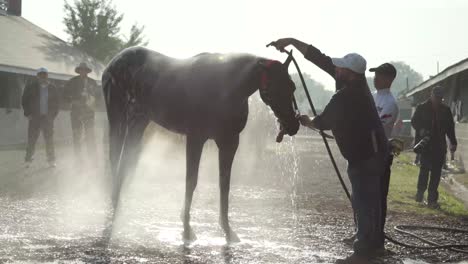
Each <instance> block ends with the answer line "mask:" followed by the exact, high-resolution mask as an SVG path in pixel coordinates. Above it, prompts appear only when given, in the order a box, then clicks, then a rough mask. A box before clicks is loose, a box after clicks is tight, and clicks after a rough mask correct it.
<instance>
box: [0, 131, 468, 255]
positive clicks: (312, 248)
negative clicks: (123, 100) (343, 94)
mask: <svg viewBox="0 0 468 264" xmlns="http://www.w3.org/2000/svg"><path fill="white" fill-rule="evenodd" d="M286 141H287V142H286V144H282V145H272V146H271V150H274V153H277V154H275V155H265V154H262V155H258V154H257V155H250V154H249V151H250V150H247V149H245V150H244V149H241V150H240V151H239V154H238V157H237V160H236V165H235V167H234V169H233V183H232V191H231V208H230V219H231V224H232V226H233V228H234V229H235V230H236V231H237V233H238V235H239V237H240V239H241V243H238V244H233V245H226V243H225V241H224V238H223V234H222V232H221V230H220V228H219V226H218V221H217V220H218V208H219V206H218V204H219V202H218V201H219V195H218V193H219V191H218V187H217V186H218V185H217V175H216V173H217V162H216V156H215V154H214V153H212V150H213V146H212V145H210V146H208V147H207V148H206V153H205V154H206V155H205V156H204V158H203V160H202V165H201V171H200V181H199V185H198V187H197V190H196V194H195V198H194V204H193V207H192V226H193V227H194V230H195V232H196V234H197V236H198V240H197V241H195V242H194V243H193V244H191V245H184V244H183V243H182V240H181V232H182V224H181V222H180V217H179V215H180V209H181V208H182V201H183V195H184V188H185V187H184V175H185V174H184V169H185V166H184V164H185V162H184V157H185V155H183V151H182V150H181V149H182V148H180V147H179V146H177V147H174V146H172V145H171V144H169V143H167V142H158V143H154V144H153V143H151V144H148V145H149V147H148V148H147V150H146V151H145V154H144V156H143V158H142V160H141V162H140V164H139V167H138V170H137V173H136V175H135V176H134V177H133V178H132V179H130V180H128V182H127V184H126V186H125V189H124V195H123V205H122V208H121V210H120V213H119V215H118V218H117V221H116V229H115V232H114V234H113V237H112V244H111V246H110V247H109V248H105V247H103V245H102V244H101V243H100V242H101V235H100V234H101V232H102V230H103V227H104V219H105V215H106V214H107V213H108V211H109V203H108V199H107V197H108V196H107V189H108V188H107V186H108V184H107V182H108V181H107V179H108V178H107V177H105V175H106V174H105V170H104V169H103V168H98V167H102V166H98V167H95V166H88V165H86V164H74V163H73V162H72V160H71V158H70V157H71V154H70V150H69V149H67V148H63V149H59V150H58V151H57V152H58V153H59V155H58V156H59V159H58V166H57V168H55V169H48V168H46V166H45V165H44V164H43V162H42V161H43V160H44V157H43V156H42V151H41V150H39V151H38V152H39V153H38V156H37V159H36V161H35V163H34V164H33V166H32V167H31V168H27V169H25V168H24V167H23V164H22V162H21V161H22V156H23V152H20V151H1V152H0V167H1V168H0V211H1V212H2V214H1V215H0V230H1V231H2V232H1V233H0V262H7V263H109V262H110V263H333V262H334V261H335V260H336V259H337V258H340V257H344V256H346V255H348V254H350V253H351V248H350V247H349V246H347V245H345V244H344V243H342V242H341V240H342V239H343V238H344V237H347V236H349V235H351V234H352V232H353V221H352V215H351V209H350V206H349V204H348V201H347V199H346V197H345V195H344V193H343V192H342V191H341V187H340V185H339V183H338V180H337V179H336V176H335V175H334V173H333V170H332V168H331V165H330V162H329V160H328V157H327V156H326V153H325V152H324V149H323V146H322V143H321V142H320V141H319V140H317V138H315V139H310V138H308V139H301V141H300V142H294V141H293V140H290V139H286ZM288 142H289V143H288ZM304 142H307V144H302V143H304ZM334 151H335V153H337V151H336V148H334ZM268 153H272V151H270V152H268ZM292 154H294V155H292ZM338 161H339V166H340V167H341V168H342V171H343V172H344V170H343V168H344V166H345V163H344V161H343V160H341V159H339V160H338ZM90 168H91V169H90ZM397 224H426V225H438V226H449V227H459V228H465V229H468V220H467V219H460V218H452V217H446V216H424V217H421V216H416V215H410V214H405V213H395V212H390V213H389V220H388V225H387V229H388V231H389V234H390V235H391V236H392V237H397V238H401V237H400V236H399V235H398V234H395V232H394V231H393V229H392V227H393V226H394V225H397ZM420 233H421V234H422V235H424V236H425V237H429V238H431V239H434V240H437V241H441V242H452V243H453V242H459V243H465V244H468V237H467V236H466V235H465V236H463V235H457V234H442V233H436V232H433V233H430V234H428V233H427V232H420ZM404 240H405V241H406V242H414V241H413V240H412V239H409V238H404ZM387 248H388V249H389V250H391V252H392V253H391V254H389V255H388V256H386V257H385V258H383V259H380V260H379V262H380V263H424V262H427V263H441V262H452V263H457V262H460V261H463V260H466V259H468V256H467V255H463V254H459V253H453V252H450V251H446V250H433V251H423V250H412V249H405V248H401V247H397V246H394V245H391V244H388V245H387ZM410 260H417V261H424V262H411V261H410Z"/></svg>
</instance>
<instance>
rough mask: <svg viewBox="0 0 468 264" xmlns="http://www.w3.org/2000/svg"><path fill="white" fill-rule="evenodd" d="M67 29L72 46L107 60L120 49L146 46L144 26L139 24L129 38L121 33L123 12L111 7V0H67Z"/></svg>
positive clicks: (65, 22)
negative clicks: (71, 0)
mask: <svg viewBox="0 0 468 264" xmlns="http://www.w3.org/2000/svg"><path fill="white" fill-rule="evenodd" d="M64 9H65V18H64V24H65V27H66V29H65V32H66V33H67V34H68V35H69V37H70V42H71V44H72V45H73V46H75V47H77V48H79V49H81V50H83V51H84V52H86V53H88V54H89V55H91V56H93V57H94V58H96V59H98V60H101V61H103V62H107V61H108V60H110V59H111V58H112V57H113V56H114V55H115V54H117V53H118V52H119V51H120V50H122V49H124V48H126V47H130V46H136V45H146V44H147V42H146V41H145V40H144V36H143V30H144V27H138V26H137V25H136V24H135V25H133V26H132V28H131V30H130V36H129V38H128V39H124V38H122V37H121V35H120V23H121V22H122V20H123V14H119V13H118V12H117V10H116V9H115V8H114V7H113V6H112V0H75V1H74V3H73V4H69V3H68V2H65V5H64Z"/></svg>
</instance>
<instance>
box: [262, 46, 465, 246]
mask: <svg viewBox="0 0 468 264" xmlns="http://www.w3.org/2000/svg"><path fill="white" fill-rule="evenodd" d="M267 47H268V46H267ZM283 51H284V52H285V53H286V54H288V57H289V58H288V59H291V60H292V61H293V62H294V65H295V66H296V69H297V72H298V73H299V77H300V79H301V83H302V87H303V88H304V92H305V94H306V96H307V101H308V102H309V106H310V108H311V110H312V113H313V114H314V116H317V111H316V110H315V107H314V104H313V103H312V99H311V97H310V94H309V91H308V89H307V85H306V83H305V81H304V77H303V76H302V72H301V69H300V68H299V64H298V63H297V62H296V59H295V58H294V56H293V55H292V50H291V51H287V50H283ZM292 101H293V106H294V109H295V110H296V112H298V113H299V108H298V105H297V101H296V97H295V96H294V95H293V99H292ZM319 134H320V135H321V136H322V139H323V143H324V144H325V148H326V149H327V152H328V156H329V157H330V160H331V162H332V164H333V168H334V169H335V172H336V175H337V176H338V179H339V181H340V183H341V187H343V190H344V192H345V193H346V197H348V200H349V201H350V202H351V194H350V193H349V191H348V187H346V184H345V183H344V180H343V177H342V176H341V172H340V170H339V169H338V166H337V164H336V161H335V158H334V156H333V153H332V152H331V149H330V145H329V144H328V140H327V137H329V136H327V134H325V133H324V132H323V130H319ZM354 222H355V223H356V219H354ZM394 229H395V231H397V232H399V233H402V234H406V235H409V236H411V237H414V238H417V239H419V240H420V241H423V242H425V243H427V244H430V245H432V246H417V245H410V244H406V243H404V242H400V241H398V240H395V239H393V238H391V237H389V236H388V235H387V234H385V239H387V240H388V241H390V242H392V243H394V244H396V245H399V246H403V247H407V248H415V249H426V250H430V249H448V250H451V251H455V252H459V253H465V254H468V251H467V250H461V249H460V248H468V244H447V245H441V244H439V243H436V242H434V241H431V240H429V239H425V238H422V237H420V236H418V235H416V234H414V233H411V232H409V231H405V230H403V229H426V230H439V231H449V232H458V233H466V234H468V230H464V229H456V228H444V227H437V226H419V225H397V226H395V227H394Z"/></svg>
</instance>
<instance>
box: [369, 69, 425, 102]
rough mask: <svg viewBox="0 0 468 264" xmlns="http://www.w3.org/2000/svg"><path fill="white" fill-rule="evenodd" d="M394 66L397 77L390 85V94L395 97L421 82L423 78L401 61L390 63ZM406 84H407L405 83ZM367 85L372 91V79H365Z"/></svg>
mask: <svg viewBox="0 0 468 264" xmlns="http://www.w3.org/2000/svg"><path fill="white" fill-rule="evenodd" d="M390 63H391V64H393V66H395V68H396V70H397V76H396V77H395V80H394V81H393V84H392V92H393V94H394V95H395V96H398V95H400V94H402V93H404V92H406V91H407V89H411V88H414V87H415V86H417V85H419V84H420V83H422V82H423V76H422V74H421V73H419V72H417V71H415V70H414V69H413V68H411V67H410V66H409V65H408V64H406V63H405V62H402V61H392V62H390ZM407 82H408V83H407ZM367 83H368V84H369V87H370V88H371V89H372V90H374V89H375V87H374V77H373V76H372V77H367Z"/></svg>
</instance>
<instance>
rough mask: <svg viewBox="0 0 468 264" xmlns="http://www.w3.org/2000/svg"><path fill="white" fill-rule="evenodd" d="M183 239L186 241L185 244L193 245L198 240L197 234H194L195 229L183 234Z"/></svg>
mask: <svg viewBox="0 0 468 264" xmlns="http://www.w3.org/2000/svg"><path fill="white" fill-rule="evenodd" d="M182 239H183V240H184V243H192V242H193V241H195V240H197V236H196V235H195V232H193V229H192V228H189V229H188V230H187V229H185V230H184V231H183V232H182Z"/></svg>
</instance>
